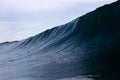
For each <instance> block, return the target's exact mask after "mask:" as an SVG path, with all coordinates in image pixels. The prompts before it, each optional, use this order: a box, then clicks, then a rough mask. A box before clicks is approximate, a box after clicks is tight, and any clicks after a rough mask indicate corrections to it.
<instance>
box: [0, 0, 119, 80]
mask: <svg viewBox="0 0 120 80" xmlns="http://www.w3.org/2000/svg"><path fill="white" fill-rule="evenodd" d="M119 52H120V3H119V1H117V2H114V3H112V4H110V5H105V6H103V7H100V8H98V9H96V10H95V11H92V12H90V13H88V14H86V15H83V16H81V17H78V18H76V19H75V20H73V21H71V22H69V23H66V24H64V25H60V26H57V27H55V28H52V29H49V30H46V31H44V32H42V33H40V34H37V35H35V36H32V37H30V38H27V39H24V40H21V41H17V42H7V43H0V71H1V72H0V79H2V80H9V79H12V80H14V79H34V80H37V79H38V80H57V79H61V78H66V77H74V76H80V75H89V74H102V75H103V76H104V75H106V74H107V75H110V74H113V75H114V74H115V75H116V74H117V73H118V72H119V71H120V70H119V67H120V63H119V56H120V55H119ZM16 73H17V74H16ZM117 75H118V74H117Z"/></svg>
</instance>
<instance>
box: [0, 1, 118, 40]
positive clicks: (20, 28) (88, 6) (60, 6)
mask: <svg viewBox="0 0 120 80" xmlns="http://www.w3.org/2000/svg"><path fill="white" fill-rule="evenodd" d="M114 1H116V0H0V34H1V37H0V42H4V41H14V40H21V39H24V38H27V37H30V36H33V35H35V34H38V33H40V32H42V31H44V30H46V29H49V28H52V27H55V26H57V25H61V24H65V23H67V22H69V21H71V20H72V19H75V18H77V17H79V16H81V15H84V14H85V13H87V12H90V11H92V10H94V9H96V8H97V7H99V6H102V5H104V4H109V3H111V2H114Z"/></svg>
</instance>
